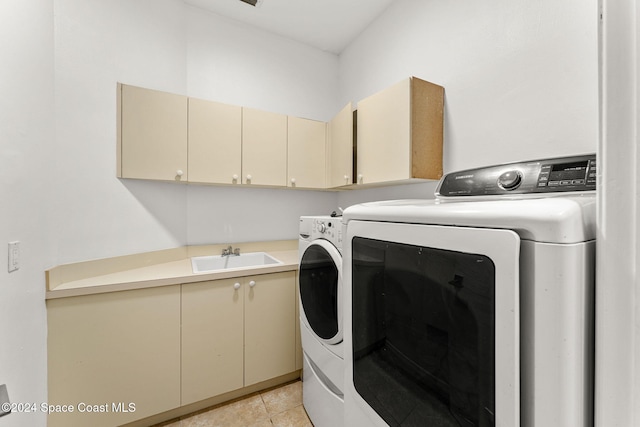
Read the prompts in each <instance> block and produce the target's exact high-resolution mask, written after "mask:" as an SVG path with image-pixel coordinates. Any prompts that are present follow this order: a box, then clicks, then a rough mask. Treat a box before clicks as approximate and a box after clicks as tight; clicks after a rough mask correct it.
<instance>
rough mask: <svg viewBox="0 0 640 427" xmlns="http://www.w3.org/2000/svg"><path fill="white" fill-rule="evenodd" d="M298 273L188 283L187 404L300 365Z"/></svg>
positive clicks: (184, 366)
mask: <svg viewBox="0 0 640 427" xmlns="http://www.w3.org/2000/svg"><path fill="white" fill-rule="evenodd" d="M295 298H296V294H295V272H284V273H273V274H264V275H258V276H251V277H243V278H238V279H225V280H216V281H211V282H205V283H190V284H186V285H183V286H182V404H183V405H186V404H190V403H194V402H197V401H200V400H204V399H207V398H210V397H214V396H217V395H220V394H223V393H226V392H229V391H232V390H237V389H240V388H242V387H246V386H250V385H253V384H256V383H259V382H262V381H266V380H269V379H272V378H275V377H278V376H281V375H286V374H289V373H292V372H294V371H295V370H296V361H295V356H296V335H295V328H296V326H295V325H296V317H295V305H296V300H295Z"/></svg>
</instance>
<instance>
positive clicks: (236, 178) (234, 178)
mask: <svg viewBox="0 0 640 427" xmlns="http://www.w3.org/2000/svg"><path fill="white" fill-rule="evenodd" d="M231 179H233V182H237V181H238V174H233V176H232V177H231Z"/></svg>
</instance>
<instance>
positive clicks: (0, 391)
mask: <svg viewBox="0 0 640 427" xmlns="http://www.w3.org/2000/svg"><path fill="white" fill-rule="evenodd" d="M10 404H11V402H9V392H8V391H7V385H6V384H2V385H0V417H2V416H4V415H7V414H10V413H11V405H10Z"/></svg>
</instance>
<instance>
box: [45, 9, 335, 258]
mask: <svg viewBox="0 0 640 427" xmlns="http://www.w3.org/2000/svg"><path fill="white" fill-rule="evenodd" d="M54 4H55V32H56V40H55V54H56V56H55V64H56V74H55V75H56V94H57V96H56V126H57V148H58V150H59V153H61V155H60V156H58V176H59V179H60V184H59V188H60V190H61V191H60V194H59V195H58V200H59V202H58V204H57V206H56V211H55V223H56V235H55V240H56V243H57V245H58V263H67V262H75V261H81V260H86V259H92V258H102V257H109V256H115V255H123V254H128V253H135V252H143V251H149V250H157V249H163V248H168V247H175V246H179V245H185V244H205V243H226V242H229V243H233V242H239V241H256V240H257V241H259V240H271V239H294V238H296V237H297V216H299V215H301V214H302V213H308V212H309V209H315V210H316V212H317V211H320V212H324V211H327V210H330V209H334V208H333V206H334V205H335V195H332V194H331V193H317V192H306V191H295V192H288V191H281V190H270V189H262V190H254V191H256V193H251V191H250V189H249V190H243V189H229V188H222V187H213V186H208V187H207V186H205V187H200V186H187V185H176V184H175V183H157V182H144V181H136V180H119V179H117V178H116V177H115V124H116V123H115V112H116V105H115V88H116V83H117V82H122V83H127V84H132V85H137V86H142V87H148V88H153V89H158V90H164V91H168V92H174V93H180V94H185V95H189V96H194V97H199V98H204V99H211V100H216V101H220V102H226V103H231V104H236V105H246V106H252V107H255V108H262V109H266V110H269V111H276V112H281V113H285V114H292V115H297V116H306V117H310V118H315V119H320V120H324V119H326V118H327V117H331V115H332V114H333V113H335V112H336V111H337V108H335V107H334V105H336V104H335V102H336V95H335V94H336V92H337V69H338V68H337V67H338V62H337V57H336V56H335V55H331V54H327V53H324V52H320V51H318V50H316V49H312V48H309V47H306V46H303V45H301V44H298V43H295V42H292V41H290V40H287V39H284V38H282V37H279V36H275V35H272V34H269V33H265V32H263V31H259V30H255V29H252V28H249V27H244V26H242V25H240V24H239V23H237V22H235V21H231V20H228V19H226V18H222V17H219V16H217V15H214V14H211V13H207V12H204V11H202V10H200V9H197V8H193V7H191V6H186V5H184V4H183V3H182V2H181V1H179V0H162V1H157V0H135V1H131V0H115V1H107V0H100V1H92V2H86V1H84V0H56V1H55V3H54ZM62 153H64V154H62ZM234 190H236V191H234ZM247 195H251V196H250V197H247ZM273 218H275V219H276V220H273ZM247 222H250V223H251V224H253V226H245V224H246V223H247Z"/></svg>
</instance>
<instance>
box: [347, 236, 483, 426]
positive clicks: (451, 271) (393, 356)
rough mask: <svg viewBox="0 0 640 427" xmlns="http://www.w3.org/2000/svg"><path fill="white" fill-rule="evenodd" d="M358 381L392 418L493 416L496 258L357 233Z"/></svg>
mask: <svg viewBox="0 0 640 427" xmlns="http://www.w3.org/2000/svg"><path fill="white" fill-rule="evenodd" d="M352 243H353V250H352V255H353V264H352V268H353V271H352V296H353V298H352V320H353V331H352V332H353V348H352V351H353V382H354V386H355V389H356V391H357V392H358V394H359V395H360V396H361V397H362V398H363V399H364V400H365V401H366V402H367V403H368V404H369V406H371V408H373V409H374V410H375V411H376V412H377V413H378V415H379V416H380V417H381V418H382V419H384V420H385V422H386V423H387V424H389V425H390V426H434V427H460V426H463V427H472V426H477V427H490V426H494V425H495V416H494V410H495V408H494V407H495V348H494V345H495V344H494V343H495V307H494V306H495V266H494V264H493V262H492V261H491V259H489V258H488V257H486V256H483V255H476V254H467V253H462V252H455V251H448V250H442V249H435V248H428V247H421V246H414V245H408V244H401V243H393V242H384V241H379V240H372V239H366V238H361V237H355V238H354V239H353V241H352Z"/></svg>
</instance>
